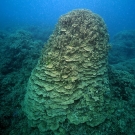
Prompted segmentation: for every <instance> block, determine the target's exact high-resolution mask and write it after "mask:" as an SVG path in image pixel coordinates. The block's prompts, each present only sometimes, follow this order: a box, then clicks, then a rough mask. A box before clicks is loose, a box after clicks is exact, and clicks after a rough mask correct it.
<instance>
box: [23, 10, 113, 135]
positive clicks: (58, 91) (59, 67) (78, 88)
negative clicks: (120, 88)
mask: <svg viewBox="0 0 135 135" xmlns="http://www.w3.org/2000/svg"><path fill="white" fill-rule="evenodd" d="M108 39H109V37H108V33H107V29H106V25H105V23H104V21H103V19H102V18H101V17H100V16H98V15H97V14H95V13H93V12H91V11H89V10H85V9H80V10H73V11H71V12H69V13H67V14H65V15H63V16H61V17H60V19H59V21H58V24H57V25H56V28H55V30H54V32H53V34H52V35H51V36H50V38H49V40H48V42H47V43H46V44H45V46H44V48H43V50H42V53H41V56H40V58H39V60H38V64H37V65H36V67H35V68H34V69H33V71H32V73H31V76H30V78H29V81H28V85H27V92H26V95H25V99H24V103H23V110H24V112H25V114H26V116H27V117H28V119H29V123H30V126H32V127H38V128H39V130H40V132H43V133H44V132H46V131H48V130H51V131H56V130H59V131H60V132H63V133H64V129H62V123H64V122H65V121H67V122H68V123H70V124H73V125H78V124H81V123H86V124H87V125H88V126H90V127H95V126H97V125H99V124H101V123H103V122H104V121H105V119H106V118H107V116H108V115H109V114H110V112H111V109H110V108H111V104H110V100H109V98H110V97H109V95H110V89H109V81H108V50H109V45H108Z"/></svg>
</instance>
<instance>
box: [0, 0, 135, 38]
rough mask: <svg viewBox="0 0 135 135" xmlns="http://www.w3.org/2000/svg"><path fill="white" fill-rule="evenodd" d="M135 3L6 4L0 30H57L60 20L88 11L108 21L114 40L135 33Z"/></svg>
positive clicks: (63, 0)
mask: <svg viewBox="0 0 135 135" xmlns="http://www.w3.org/2000/svg"><path fill="white" fill-rule="evenodd" d="M134 7H135V1H134V0H117V1H112V0H110V1H108V0H102V1H101V0H68V1H67V0H32V1H30V0H19V1H16V0H10V1H9V0H5V1H0V28H3V27H10V26H11V27H12V26H18V25H19V26H22V25H31V24H33V25H39V26H40V25H42V24H49V25H52V26H54V25H55V24H56V22H57V20H58V18H59V17H60V16H61V15H62V14H65V13H67V12H69V11H71V10H73V9H80V8H86V9H89V10H92V11H93V12H95V13H97V14H99V15H100V16H102V17H103V19H104V20H105V22H106V24H107V27H108V30H109V33H110V35H111V36H113V35H114V34H116V33H117V32H119V31H123V30H132V29H135V8H134Z"/></svg>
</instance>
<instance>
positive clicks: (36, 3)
mask: <svg viewBox="0 0 135 135" xmlns="http://www.w3.org/2000/svg"><path fill="white" fill-rule="evenodd" d="M82 8H83V9H88V10H91V11H92V12H94V13H97V14H99V15H100V16H101V17H102V18H103V19H104V21H105V23H106V25H107V29H108V32H109V35H110V41H109V45H110V46H111V47H110V48H109V54H108V65H107V66H108V67H107V68H108V77H109V88H110V93H107V94H106V95H105V97H107V98H109V99H110V100H111V103H110V106H111V105H112V108H114V110H113V109H112V108H111V109H112V110H113V111H112V113H111V114H109V115H108V117H107V118H106V120H105V121H104V122H103V123H101V124H99V125H97V126H95V127H91V126H89V125H88V124H87V123H86V122H84V123H80V124H78V125H75V124H72V123H70V121H69V120H68V119H66V120H65V121H64V122H61V123H59V124H60V128H59V129H57V130H55V131H51V130H49V131H45V132H44V133H41V132H40V131H39V130H38V127H31V126H30V125H29V124H28V123H29V122H28V119H27V116H26V115H25V114H24V112H23V109H22V108H23V101H24V96H25V94H26V87H27V83H28V79H29V77H30V75H31V72H32V69H33V68H34V67H35V66H36V65H37V62H38V59H39V57H40V55H41V52H42V48H43V46H44V44H45V43H46V42H47V40H48V39H49V36H50V35H51V34H52V32H53V30H54V29H55V26H56V24H57V22H58V19H59V17H60V16H61V15H64V14H66V13H68V12H69V11H72V10H74V9H82ZM69 42H70V41H69ZM84 42H85V41H84ZM88 76H89V75H88ZM48 99H49V98H48ZM74 102H75V103H77V102H78V101H77V100H75V101H74ZM94 108H95V110H96V107H94ZM81 109H85V108H83V107H82V108H81ZM106 111H108V110H106ZM45 112H46V110H45V111H44V112H43V113H45ZM82 112H83V111H82ZM84 115H85V114H84ZM93 115H94V114H93ZM88 118H89V117H88ZM39 125H40V124H39ZM53 125H55V123H53ZM44 126H45V125H44ZM40 128H41V127H40ZM0 135H135V0H117V1H112V0H31V1H30V0H18V1H17V0H5V1H0Z"/></svg>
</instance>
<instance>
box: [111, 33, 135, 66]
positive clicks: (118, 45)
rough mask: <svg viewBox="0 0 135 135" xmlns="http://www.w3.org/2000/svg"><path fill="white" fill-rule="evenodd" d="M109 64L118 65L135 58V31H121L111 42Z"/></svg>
mask: <svg viewBox="0 0 135 135" xmlns="http://www.w3.org/2000/svg"><path fill="white" fill-rule="evenodd" d="M111 44H112V48H111V49H110V53H109V63H110V64H117V63H119V62H124V61H126V60H130V59H133V58H135V31H134V30H132V31H121V32H119V33H117V34H116V35H115V36H114V37H113V40H112V42H111Z"/></svg>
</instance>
